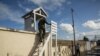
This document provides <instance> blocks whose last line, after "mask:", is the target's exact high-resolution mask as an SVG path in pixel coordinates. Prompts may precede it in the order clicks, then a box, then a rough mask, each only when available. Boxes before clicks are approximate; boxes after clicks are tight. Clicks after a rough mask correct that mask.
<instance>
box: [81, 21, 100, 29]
mask: <svg viewBox="0 0 100 56" xmlns="http://www.w3.org/2000/svg"><path fill="white" fill-rule="evenodd" d="M83 26H84V27H87V28H89V29H93V30H97V29H100V19H98V20H89V21H87V22H85V23H84V24H83Z"/></svg>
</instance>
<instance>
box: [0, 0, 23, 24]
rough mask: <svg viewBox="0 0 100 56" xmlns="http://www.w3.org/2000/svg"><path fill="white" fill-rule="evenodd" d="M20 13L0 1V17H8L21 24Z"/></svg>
mask: <svg viewBox="0 0 100 56" xmlns="http://www.w3.org/2000/svg"><path fill="white" fill-rule="evenodd" d="M21 15H22V13H20V12H19V11H15V10H14V11H13V10H12V9H10V8H9V6H8V5H6V4H3V3H1V2H0V19H9V20H11V21H14V22H16V23H21V24H23V19H22V18H21Z"/></svg>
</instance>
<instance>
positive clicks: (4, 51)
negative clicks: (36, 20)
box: [0, 29, 39, 56]
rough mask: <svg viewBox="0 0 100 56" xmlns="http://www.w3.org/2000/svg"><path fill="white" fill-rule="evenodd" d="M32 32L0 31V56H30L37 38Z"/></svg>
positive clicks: (35, 45)
mask: <svg viewBox="0 0 100 56" xmlns="http://www.w3.org/2000/svg"><path fill="white" fill-rule="evenodd" d="M36 37H37V36H36V34H35V33H32V32H25V31H13V30H9V29H0V56H31V55H32V53H33V52H34V49H36V48H37V45H38V44H39V43H38V42H36V41H38V37H37V38H36Z"/></svg>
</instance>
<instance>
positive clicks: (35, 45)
mask: <svg viewBox="0 0 100 56" xmlns="http://www.w3.org/2000/svg"><path fill="white" fill-rule="evenodd" d="M39 39H40V38H39V34H37V35H36V36H35V42H34V43H33V45H34V46H33V47H32V49H31V50H30V52H29V54H28V56H33V54H34V53H35V50H36V49H37V48H38V47H39V46H38V45H39V44H40V43H41V42H40V41H39Z"/></svg>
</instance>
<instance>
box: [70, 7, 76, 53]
mask: <svg viewBox="0 0 100 56" xmlns="http://www.w3.org/2000/svg"><path fill="white" fill-rule="evenodd" d="M73 12H74V10H73V9H72V8H71V14H72V27H73V37H74V41H73V42H74V43H73V45H74V49H73V51H74V53H73V54H74V55H75V54H76V52H75V48H76V47H75V27H74V18H73Z"/></svg>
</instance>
